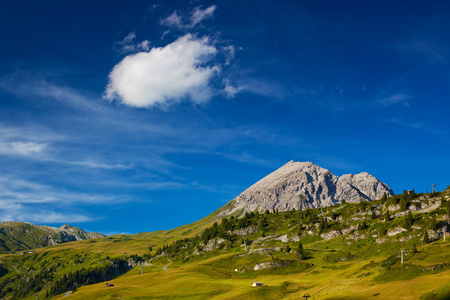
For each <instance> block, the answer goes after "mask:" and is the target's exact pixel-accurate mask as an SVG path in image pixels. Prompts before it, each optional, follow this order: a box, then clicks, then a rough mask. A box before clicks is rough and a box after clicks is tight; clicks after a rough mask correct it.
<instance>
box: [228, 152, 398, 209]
mask: <svg viewBox="0 0 450 300" xmlns="http://www.w3.org/2000/svg"><path fill="white" fill-rule="evenodd" d="M384 193H386V195H387V196H393V195H394V193H393V191H392V190H391V188H390V187H389V186H388V185H387V184H385V183H383V182H381V181H379V180H378V179H376V178H375V177H373V176H372V175H370V174H369V173H366V172H363V173H360V174H356V175H352V174H347V175H342V176H341V177H338V176H336V175H334V174H333V173H331V172H330V171H329V170H327V169H324V168H321V167H319V166H317V165H315V164H313V163H311V162H294V161H290V162H288V163H287V164H285V165H284V166H282V167H281V168H279V169H278V170H276V171H274V172H272V173H271V174H269V175H267V176H266V177H264V178H263V179H261V180H260V181H258V182H257V183H255V184H254V185H252V186H251V187H249V188H248V189H246V190H245V191H244V192H242V193H241V194H240V195H239V196H238V197H236V199H235V200H236V201H235V206H234V207H232V208H230V209H228V210H227V211H226V212H225V214H226V215H229V214H232V213H234V212H236V211H239V210H242V209H244V211H246V212H250V211H256V210H258V211H260V212H263V211H265V210H266V209H267V210H269V211H271V212H272V211H275V210H278V211H288V210H294V209H296V210H303V209H307V208H317V207H321V206H322V207H325V206H330V205H335V204H339V203H342V201H343V200H345V201H346V202H352V203H355V202H359V201H370V200H376V199H380V198H381V197H382V196H383V194H384Z"/></svg>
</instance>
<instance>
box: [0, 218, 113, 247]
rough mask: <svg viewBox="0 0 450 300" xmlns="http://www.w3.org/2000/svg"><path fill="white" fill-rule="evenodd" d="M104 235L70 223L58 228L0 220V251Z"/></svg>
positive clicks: (43, 245)
mask: <svg viewBox="0 0 450 300" xmlns="http://www.w3.org/2000/svg"><path fill="white" fill-rule="evenodd" d="M104 236H105V235H103V234H101V233H95V232H85V231H84V230H82V229H80V228H78V227H73V226H70V225H63V226H61V227H60V228H55V227H49V226H43V225H42V226H38V225H34V224H31V223H24V222H0V253H6V252H10V251H21V250H28V249H33V248H40V247H45V246H50V245H56V244H61V243H67V242H72V241H78V240H86V239H91V238H97V237H104Z"/></svg>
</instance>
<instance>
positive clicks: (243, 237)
mask: <svg viewBox="0 0 450 300" xmlns="http://www.w3.org/2000/svg"><path fill="white" fill-rule="evenodd" d="M242 239H243V240H244V246H245V253H247V252H248V250H247V244H246V243H245V236H242Z"/></svg>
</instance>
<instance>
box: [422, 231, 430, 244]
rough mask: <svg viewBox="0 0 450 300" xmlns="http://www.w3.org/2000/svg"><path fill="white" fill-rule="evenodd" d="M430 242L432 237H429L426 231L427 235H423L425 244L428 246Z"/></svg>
mask: <svg viewBox="0 0 450 300" xmlns="http://www.w3.org/2000/svg"><path fill="white" fill-rule="evenodd" d="M429 242H430V237H429V236H428V232H427V231H426V230H425V234H424V235H423V244H424V245H425V244H428V243H429Z"/></svg>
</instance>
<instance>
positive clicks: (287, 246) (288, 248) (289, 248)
mask: <svg viewBox="0 0 450 300" xmlns="http://www.w3.org/2000/svg"><path fill="white" fill-rule="evenodd" d="M289 252H291V247H289V244H287V245H286V253H289Z"/></svg>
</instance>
